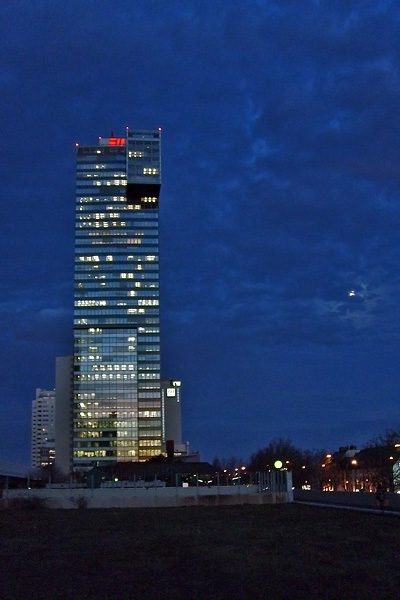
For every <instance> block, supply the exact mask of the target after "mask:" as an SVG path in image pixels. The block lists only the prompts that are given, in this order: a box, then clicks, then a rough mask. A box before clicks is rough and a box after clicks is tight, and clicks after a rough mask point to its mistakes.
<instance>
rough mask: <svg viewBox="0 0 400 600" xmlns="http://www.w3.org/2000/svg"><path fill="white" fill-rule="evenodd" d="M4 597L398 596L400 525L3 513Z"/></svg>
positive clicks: (257, 517)
mask: <svg viewBox="0 0 400 600" xmlns="http://www.w3.org/2000/svg"><path fill="white" fill-rule="evenodd" d="M0 533H1V536H0V599H1V600H9V599H13V600H25V599H26V600H28V599H29V600H36V599H38V600H39V599H40V600H55V599H58V598H63V599H71V600H75V599H79V600H80V599H83V598H89V599H92V598H93V599H94V598H96V599H99V600H111V599H120V598H121V599H122V598H127V599H128V598H129V600H158V599H160V600H161V599H163V600H183V599H185V600H200V599H201V600H216V599H223V598H224V599H225V598H227V599H229V600H239V599H240V600H247V599H248V600H261V599H270V600H283V599H285V600H303V599H304V600H314V599H315V600H317V599H318V600H331V599H335V600H336V599H337V600H358V599H365V598H373V597H378V598H379V600H391V599H396V600H397V599H398V598H399V597H400V517H389V516H385V515H374V514H365V513H358V512H352V511H341V510H336V509H327V508H317V507H310V506H300V505H293V504H292V505H279V506H266V505H264V506H233V507H220V508H206V507H204V508H203V507H190V508H165V509H162V508H157V509H152V508H142V509H125V510H115V509H110V510H84V509H82V510H70V511H62V510H15V511H10V510H9V511H2V512H0Z"/></svg>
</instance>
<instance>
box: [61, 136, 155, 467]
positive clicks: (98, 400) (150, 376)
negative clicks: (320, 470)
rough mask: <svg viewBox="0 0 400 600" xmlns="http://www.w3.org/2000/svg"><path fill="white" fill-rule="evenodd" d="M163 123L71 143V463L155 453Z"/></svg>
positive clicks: (136, 458) (88, 463)
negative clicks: (73, 162) (95, 140)
mask: <svg viewBox="0 0 400 600" xmlns="http://www.w3.org/2000/svg"><path fill="white" fill-rule="evenodd" d="M160 142H161V131H160V130H156V131H147V130H145V131H144V130H143V131H142V130H140V131H136V130H130V129H127V130H126V132H125V135H124V136H123V137H115V136H114V135H113V134H112V135H111V137H107V138H99V140H98V143H97V144H96V145H91V146H80V145H77V185H76V220H75V295H74V300H75V302H74V304H75V309H74V399H73V412H74V414H73V465H74V468H75V469H79V468H83V469H84V468H88V467H91V466H93V465H102V464H103V465H104V464H110V463H112V462H115V461H143V460H147V459H148V458H149V457H151V456H155V455H158V454H160V453H161V450H162V443H163V441H164V440H163V435H162V432H163V430H165V428H164V426H163V418H164V416H163V411H162V402H161V389H160V388H161V384H160V297H159V239H158V238H159V235H158V231H159V230H158V207H159V195H160V187H161V156H160V151H161V148H160Z"/></svg>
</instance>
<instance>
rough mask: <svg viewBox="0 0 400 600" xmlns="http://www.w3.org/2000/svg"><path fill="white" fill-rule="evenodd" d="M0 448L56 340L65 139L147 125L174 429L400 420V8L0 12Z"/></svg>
mask: <svg viewBox="0 0 400 600" xmlns="http://www.w3.org/2000/svg"><path fill="white" fill-rule="evenodd" d="M0 18H1V22H2V32H3V33H2V36H1V38H0V56H1V67H0V85H1V96H0V102H1V107H0V108H1V110H0V119H1V132H2V134H1V137H2V144H1V160H0V164H1V170H2V172H1V195H2V198H1V219H0V227H1V236H0V244H1V256H2V277H1V280H0V285H1V302H0V310H1V314H0V319H1V324H2V326H1V329H0V332H1V340H0V348H1V358H0V365H1V399H0V458H1V459H3V460H13V461H16V462H23V463H28V461H29V446H30V417H31V402H32V400H33V398H34V395H35V388H36V387H43V388H52V387H53V386H54V362H55V357H56V356H60V355H61V356H62V355H65V354H69V353H70V350H71V337H72V275H73V219H74V200H75V199H74V194H75V142H76V141H79V142H81V143H82V144H87V143H92V142H95V141H96V139H97V136H98V135H107V134H109V133H110V131H111V130H113V131H114V132H115V134H117V135H118V134H121V135H123V133H124V128H125V126H130V127H132V128H157V127H159V126H161V127H162V128H163V189H162V197H161V208H160V210H161V229H162V234H161V244H162V248H161V250H162V315H163V319H162V323H163V352H164V355H163V364H164V369H163V371H164V375H165V376H166V377H173V378H180V379H182V381H183V386H184V387H183V393H184V438H185V439H187V440H189V441H190V443H191V447H192V449H198V450H200V452H201V454H202V457H203V458H204V459H208V460H211V459H212V458H213V457H214V456H215V455H218V456H220V457H223V456H229V455H236V456H240V457H242V458H243V459H244V460H246V459H247V458H248V457H249V455H250V454H251V453H252V452H254V451H255V450H257V449H258V448H260V447H264V446H266V445H267V444H268V443H269V441H270V440H271V439H272V438H273V437H276V436H282V437H285V438H290V439H291V440H292V442H293V443H294V444H296V445H298V446H299V447H301V448H326V449H336V448H337V447H338V446H339V445H347V444H351V443H354V444H357V445H359V446H361V445H362V444H363V443H365V442H366V441H367V440H368V439H370V438H371V437H373V436H374V435H375V434H378V433H380V432H381V431H382V430H384V429H386V428H389V427H396V426H398V425H399V423H400V402H399V391H400V369H399V358H400V335H399V334H400V329H399V325H400V310H399V295H400V271H399V265H400V251H399V250H400V248H399V246H400V194H399V191H400V190H399V184H400V111H399V107H400V56H399V54H400V44H399V25H400V24H399V10H398V2H397V1H379V0H374V1H368V0H363V1H359V2H358V1H352V0H348V1H346V2H343V1H342V0H337V1H331V2H325V1H322V0H321V1H318V0H315V1H312V0H310V1H306V2H299V1H298V0H281V1H267V0H265V1H262V0H249V1H246V0H230V1H229V2H226V1H225V0H201V1H199V0H168V1H162V0H154V1H153V0H126V1H124V0H114V1H113V2H111V1H110V2H98V1H97V0H86V1H85V2H82V1H78V0H69V1H68V2H61V1H54V0H53V1H50V0H48V1H39V0H36V1H35V2H32V1H31V0H26V1H23V0H14V1H12V2H11V1H9V2H2V3H1V5H0Z"/></svg>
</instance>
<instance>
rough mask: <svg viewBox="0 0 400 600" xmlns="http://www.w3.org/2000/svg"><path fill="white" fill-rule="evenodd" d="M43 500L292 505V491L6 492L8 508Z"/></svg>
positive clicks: (57, 504)
mask: <svg viewBox="0 0 400 600" xmlns="http://www.w3.org/2000/svg"><path fill="white" fill-rule="evenodd" d="M33 498H38V499H41V500H43V501H44V502H45V505H46V506H47V507H49V508H63V509H73V508H139V507H161V506H171V507H178V506H195V505H199V506H224V505H235V504H277V503H285V502H290V501H291V500H292V494H291V492H289V493H288V492H276V493H274V492H262V493H259V490H258V487H257V486H249V487H247V486H234V487H226V488H224V487H221V488H219V489H218V488H215V487H214V488H201V487H199V488H195V487H191V488H153V489H151V488H150V489H135V488H127V489H93V490H91V489H86V488H82V489H37V490H4V492H3V500H4V502H5V503H6V506H8V505H9V506H12V503H13V501H14V499H19V500H21V501H22V500H28V501H29V500H30V499H33Z"/></svg>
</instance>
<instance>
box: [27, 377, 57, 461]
mask: <svg viewBox="0 0 400 600" xmlns="http://www.w3.org/2000/svg"><path fill="white" fill-rule="evenodd" d="M55 403H56V397H55V391H54V390H42V389H40V388H37V390H36V398H35V400H34V401H33V402H32V446H31V463H32V467H33V468H35V469H36V468H40V467H47V466H49V465H51V464H52V463H53V460H54V435H55Z"/></svg>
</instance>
